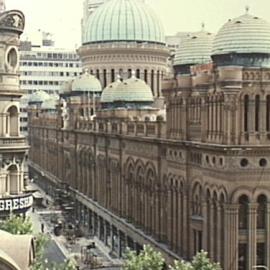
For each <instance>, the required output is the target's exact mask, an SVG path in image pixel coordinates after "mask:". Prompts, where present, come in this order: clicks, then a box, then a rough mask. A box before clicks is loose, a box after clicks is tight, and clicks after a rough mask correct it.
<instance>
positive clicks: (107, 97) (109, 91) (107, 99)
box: [100, 76, 122, 103]
mask: <svg viewBox="0 0 270 270" xmlns="http://www.w3.org/2000/svg"><path fill="white" fill-rule="evenodd" d="M121 83H122V82H121V80H120V76H119V77H118V78H117V80H116V81H115V82H113V83H110V84H109V85H108V86H107V87H105V88H104V90H103V92H102V95H101V100H100V101H101V103H112V102H113V93H114V90H115V89H116V88H117V87H118V86H119V84H121Z"/></svg>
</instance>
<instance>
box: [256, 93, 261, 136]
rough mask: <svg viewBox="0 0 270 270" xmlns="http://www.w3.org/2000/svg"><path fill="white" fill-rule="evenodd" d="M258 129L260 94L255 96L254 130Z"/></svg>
mask: <svg viewBox="0 0 270 270" xmlns="http://www.w3.org/2000/svg"><path fill="white" fill-rule="evenodd" d="M259 129H260V96H259V95H256V97H255V131H259Z"/></svg>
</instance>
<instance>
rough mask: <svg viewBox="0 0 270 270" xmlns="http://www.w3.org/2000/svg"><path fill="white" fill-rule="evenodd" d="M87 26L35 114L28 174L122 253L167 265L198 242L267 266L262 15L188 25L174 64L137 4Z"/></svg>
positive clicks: (228, 259) (112, 6) (233, 269)
mask: <svg viewBox="0 0 270 270" xmlns="http://www.w3.org/2000/svg"><path fill="white" fill-rule="evenodd" d="M84 25H85V29H83V30H84V31H83V44H82V46H81V47H80V48H79V50H78V53H79V54H80V57H81V59H82V63H83V67H84V68H85V69H86V70H85V72H84V74H82V75H81V76H80V77H78V78H75V79H73V80H71V81H70V82H69V83H68V84H66V85H65V86H64V87H63V91H62V93H61V99H60V100H59V104H58V106H57V107H56V110H55V113H52V112H48V111H46V110H42V109H40V107H39V106H37V107H35V109H32V110H31V112H30V133H29V141H30V144H31V150H30V159H31V162H30V170H31V174H32V176H33V177H34V178H36V179H37V180H38V183H39V184H40V185H41V186H43V187H45V188H46V190H47V192H49V193H50V194H51V195H52V196H55V197H57V196H59V194H58V193H59V191H60V193H61V192H62V193H65V194H66V193H67V194H68V195H69V196H70V197H69V202H71V201H72V202H73V204H72V205H73V207H71V209H73V211H74V213H73V212H72V215H73V218H74V220H77V222H78V223H79V224H80V225H81V226H82V227H83V228H84V229H85V231H87V232H88V233H90V234H92V235H95V236H97V237H98V238H99V239H100V240H101V241H103V242H104V243H105V244H106V245H107V246H108V247H109V248H110V249H111V250H112V252H113V253H114V254H116V255H117V256H122V255H123V253H124V251H125V249H126V247H130V248H132V249H135V250H138V251H139V250H140V249H141V248H142V246H143V245H144V244H151V245H152V246H153V247H154V248H155V249H156V250H158V251H161V252H162V253H163V255H164V256H165V258H166V260H167V261H168V262H172V261H173V259H179V258H184V259H190V258H192V256H194V254H195V253H196V252H197V251H200V250H201V249H204V250H207V251H208V252H209V256H210V257H211V258H212V259H213V260H215V261H219V262H220V263H221V264H222V266H223V268H224V269H226V270H237V269H239V270H240V269H243V270H244V269H245V270H246V269H248V270H251V269H252V267H253V266H254V265H265V266H267V267H270V256H269V255H270V204H269V202H270V183H269V176H270V24H269V23H268V22H267V21H265V20H264V19H261V18H258V17H256V16H254V15H251V14H249V12H247V13H246V14H244V15H242V16H240V17H237V18H235V19H230V20H228V21H227V22H226V23H225V24H224V25H223V26H222V27H221V28H220V30H219V31H218V33H217V34H216V35H213V34H211V33H208V32H207V31H206V30H205V29H204V27H203V28H202V29H201V31H199V32H196V33H192V34H189V35H188V36H187V37H186V38H185V39H184V41H183V42H182V45H181V46H180V48H179V49H178V50H177V52H176V55H175V57H174V62H173V74H168V71H169V70H170V69H169V68H168V66H167V63H168V62H167V58H168V56H169V52H168V49H167V47H166V45H165V42H164V33H163V28H162V25H161V23H160V21H159V20H158V18H157V17H156V15H155V14H154V13H153V11H152V10H151V9H150V7H148V6H147V5H146V4H145V3H144V2H143V1H139V0H110V1H108V2H106V3H105V4H103V5H101V6H100V7H99V8H97V9H96V10H95V11H94V12H93V14H91V16H89V18H88V20H87V22H86V23H85V24H84ZM60 195H61V194H60Z"/></svg>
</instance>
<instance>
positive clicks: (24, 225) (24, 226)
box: [0, 215, 33, 234]
mask: <svg viewBox="0 0 270 270" xmlns="http://www.w3.org/2000/svg"><path fill="white" fill-rule="evenodd" d="M0 230H3V231H7V232H9V233H11V234H32V233H33V227H32V223H31V221H30V218H29V217H27V218H23V217H20V216H14V215H11V216H10V218H9V219H7V220H5V221H3V222H1V223H0Z"/></svg>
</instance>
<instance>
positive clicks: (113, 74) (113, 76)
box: [111, 69, 115, 82]
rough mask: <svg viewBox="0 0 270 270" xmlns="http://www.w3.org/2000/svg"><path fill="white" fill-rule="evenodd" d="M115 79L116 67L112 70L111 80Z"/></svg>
mask: <svg viewBox="0 0 270 270" xmlns="http://www.w3.org/2000/svg"><path fill="white" fill-rule="evenodd" d="M114 81H115V71H114V69H112V70H111V82H114Z"/></svg>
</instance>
